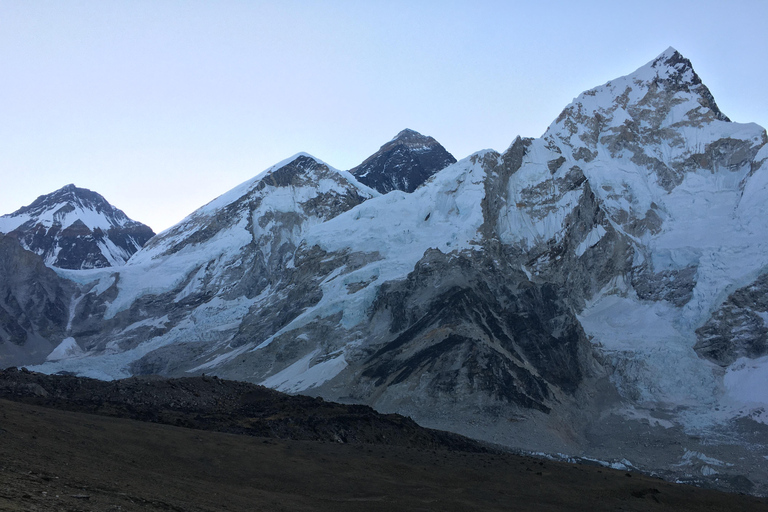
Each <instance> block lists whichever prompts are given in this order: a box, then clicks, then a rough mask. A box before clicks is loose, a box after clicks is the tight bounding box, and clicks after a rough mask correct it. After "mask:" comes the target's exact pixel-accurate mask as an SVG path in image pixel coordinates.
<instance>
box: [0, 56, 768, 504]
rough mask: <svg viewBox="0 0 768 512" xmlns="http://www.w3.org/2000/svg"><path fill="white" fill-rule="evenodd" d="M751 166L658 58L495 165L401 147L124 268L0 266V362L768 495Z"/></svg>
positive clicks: (245, 200)
mask: <svg viewBox="0 0 768 512" xmlns="http://www.w3.org/2000/svg"><path fill="white" fill-rule="evenodd" d="M766 160H768V136H767V135H766V132H765V129H764V128H762V127H760V126H758V125H755V124H740V123H733V122H730V120H729V119H728V118H727V117H726V116H725V115H724V114H723V113H722V112H721V111H720V109H719V108H718V106H717V104H716V102H715V100H714V98H713V97H712V94H711V93H710V92H709V90H708V89H707V87H706V86H705V85H704V84H703V83H702V81H701V79H700V78H699V76H698V75H697V74H696V72H695V71H694V69H693V66H692V65H691V63H690V62H689V61H688V60H687V59H685V58H684V57H683V56H682V55H681V54H680V53H678V52H677V51H676V50H674V49H673V48H670V49H668V50H666V51H665V52H663V53H662V54H661V55H659V56H658V57H657V58H655V59H654V60H652V61H651V62H649V63H648V64H646V65H644V66H642V67H640V68H639V69H638V70H637V71H635V72H634V73H632V74H630V75H627V76H624V77H620V78H617V79H615V80H612V81H610V82H608V83H606V84H604V85H601V86H599V87H596V88H594V89H591V90H589V91H586V92H584V93H582V94H581V95H579V96H578V97H577V98H576V99H575V100H574V101H573V102H572V103H571V104H570V105H568V106H566V108H565V109H564V110H563V111H562V113H561V114H560V115H559V116H558V117H557V119H556V120H555V121H554V122H553V123H552V124H551V125H550V126H549V128H548V129H547V131H546V132H545V134H544V135H543V136H542V137H541V138H538V139H530V138H528V139H526V138H517V139H516V140H515V141H513V142H512V144H511V145H510V147H509V148H507V149H506V150H505V151H504V152H503V153H497V152H495V151H490V150H486V151H481V152H478V153H475V154H473V155H471V156H469V157H467V158H465V159H463V160H461V161H459V162H455V163H454V162H453V157H452V156H451V155H450V154H449V153H447V152H446V151H445V149H444V148H443V147H442V146H440V144H438V143H437V142H436V141H435V140H434V139H432V138H429V137H424V136H422V135H420V134H418V133H416V132H413V131H411V130H404V131H403V132H401V133H400V134H398V135H397V136H396V137H395V138H394V139H393V140H392V141H390V142H388V143H387V144H385V145H384V146H382V148H381V150H380V151H379V152H377V153H376V154H375V155H373V156H371V157H370V158H368V159H367V160H366V161H365V162H363V163H362V164H361V165H360V166H358V167H356V168H354V169H352V170H351V171H349V172H347V171H338V170H335V169H333V168H331V167H330V166H329V165H327V164H326V163H324V162H322V161H321V160H319V159H317V158H315V157H313V156H311V155H307V154H304V153H302V154H299V155H295V156H294V157H291V158H289V159H287V160H285V161H283V162H280V163H278V164H276V165H274V166H273V167H271V168H269V169H267V170H266V171H264V172H263V173H261V174H259V175H257V176H256V177H254V178H253V179H251V180H249V181H247V182H245V183H243V184H242V185H240V186H238V187H236V188H235V189H233V190H231V191H230V192H228V193H226V194H224V195H223V196H221V197H219V198H217V199H214V200H213V201H212V202H210V203H208V204H207V205H205V206H203V207H201V208H200V209H198V210H197V211H195V212H193V213H192V214H190V215H189V216H188V217H187V218H186V219H184V220H183V221H182V222H180V223H179V224H177V225H176V226H174V227H172V228H171V229H169V230H167V231H165V232H163V233H161V234H160V235H157V236H155V237H153V238H151V239H150V240H148V241H146V243H142V244H141V245H143V247H142V248H141V249H140V250H138V251H136V252H135V254H133V256H131V258H130V260H129V261H128V262H127V263H125V264H124V265H121V266H111V267H106V266H105V265H104V266H103V267H105V268H94V269H92V270H87V271H85V270H65V269H61V268H55V267H57V265H55V262H56V259H51V256H46V260H45V262H46V263H48V265H49V266H51V267H53V270H52V271H51V268H48V267H45V266H44V265H42V264H41V261H42V260H37V262H33V261H31V260H29V261H27V259H26V258H23V257H20V256H19V252H18V251H15V252H14V251H12V250H10V249H9V251H8V254H12V256H9V258H16V260H18V261H22V260H23V265H26V266H28V268H30V269H31V270H29V271H28V272H29V274H30V275H34V274H35V273H38V272H39V273H40V275H41V276H44V277H41V278H40V280H36V279H35V278H29V279H27V280H25V281H23V282H21V283H19V284H17V285H14V286H15V287H13V288H12V289H11V290H10V291H9V292H5V293H6V297H21V296H24V294H26V296H30V297H35V299H34V300H31V301H27V302H26V303H24V304H25V305H24V307H19V308H15V309H14V308H13V307H10V306H8V304H10V303H12V302H13V301H11V300H9V299H8V298H6V301H5V303H2V304H0V306H2V307H3V308H4V311H5V313H3V314H4V315H5V316H4V317H3V318H4V320H3V323H2V325H3V326H6V325H8V326H10V327H7V328H6V327H3V328H4V329H6V331H5V332H11V331H13V332H14V333H16V337H15V338H13V340H15V341H9V340H10V337H9V336H10V335H4V337H3V343H2V344H0V357H2V358H3V359H0V361H4V362H7V361H13V363H12V364H33V363H41V364H39V365H38V366H35V367H34V369H36V370H39V371H43V372H46V373H57V372H68V373H74V374H78V375H83V376H91V377H98V378H102V379H114V378H120V377H128V376H131V375H141V374H162V375H166V376H183V375H195V374H201V373H206V374H213V375H218V376H221V377H226V378H230V379H235V380H244V381H249V382H254V383H261V384H264V385H266V386H269V387H272V388H275V389H278V390H281V391H287V392H291V393H303V394H310V395H317V396H321V397H324V398H327V399H333V400H337V401H342V402H349V403H364V404H367V405H371V406H373V407H374V408H376V409H377V410H379V411H380V412H398V413H401V414H405V415H409V416H411V417H413V418H414V419H415V420H417V421H418V422H420V423H421V424H423V425H425V426H429V427H435V428H442V429H446V430H451V431H454V432H458V433H461V434H464V435H468V436H470V437H474V438H479V439H483V440H486V441H492V442H495V443H500V444H504V445H508V446H514V447H518V448H523V449H528V450H536V451H546V452H550V453H555V452H557V453H561V454H569V455H579V456H582V457H594V458H599V459H601V460H615V461H616V464H617V465H622V467H633V466H634V467H639V468H644V469H646V470H648V471H655V472H657V473H658V474H663V475H665V476H668V477H670V478H688V477H692V476H695V477H696V478H697V479H700V480H702V481H706V482H709V483H710V484H711V485H715V486H720V487H723V488H728V489H731V490H741V491H744V492H756V493H765V492H768V467H766V464H765V459H766V458H768V443H766V442H765V439H768V437H765V436H766V435H768V413H766V410H768V392H766V389H768V388H766V385H768V301H767V300H766V299H765V297H766V294H767V293H768V278H766V277H765V276H766V274H767V273H766V269H768V251H766V250H765V248H764V247H763V246H764V243H765V242H764V241H765V240H768V215H766V208H767V207H766V205H768V165H766ZM56 204H59V203H56ZM32 206H34V205H30V207H28V208H32ZM36 208H37V207H36ZM22 210H24V209H22ZM38 210H40V209H39V208H38V209H36V210H35V211H38ZM40 211H43V210H40ZM45 211H47V210H45ZM56 211H59V210H56ZM19 212H21V213H19ZM19 212H16V213H15V214H13V216H16V217H13V216H6V217H3V220H4V222H8V221H7V220H5V219H7V218H16V219H17V220H16V221H14V222H18V220H19V218H20V217H19V216H20V215H28V220H24V221H23V222H20V223H19V226H21V225H22V224H23V223H24V222H28V223H32V222H33V220H32V216H31V214H27V213H25V212H22V211H21V210H20V211H19ZM45 215H48V214H47V213H46V214H45ZM41 216H43V214H38V217H41ZM50 217H51V219H52V222H53V221H55V219H56V218H57V217H55V214H50ZM46 218H47V217H46ZM38 222H40V221H39V220H34V223H33V225H37V223H38ZM83 223H84V224H86V225H87V223H85V221H83ZM60 224H61V226H62V227H61V228H59V229H60V230H64V229H66V227H65V226H64V224H65V222H63V221H60ZM53 225H54V224H51V226H53ZM69 225H70V224H67V226H69ZM0 226H2V225H0ZM6 226H7V224H6ZM12 229H17V228H16V227H13V228H12ZM89 229H90V230H91V231H94V229H95V227H89ZM3 230H4V231H9V229H8V228H7V227H6V228H4V229H0V231H3ZM6 238H8V237H7V236H6ZM14 238H18V239H20V240H22V241H23V240H26V239H25V238H24V237H22V236H19V235H14ZM22 245H24V246H25V247H29V248H33V245H30V243H29V242H23V244H22ZM42 245H43V244H42V242H41V244H40V246H42ZM34 247H37V245H35V246H34ZM62 250H63V249H62ZM38 251H39V250H38ZM40 254H47V253H46V252H45V251H42V252H40ZM52 254H53V253H52ZM105 259H106V257H105ZM72 261H73V264H72V266H73V267H75V268H78V269H82V268H86V267H98V265H95V264H94V265H90V264H84V263H83V261H84V260H77V259H75V260H72ZM89 261H90V260H89ZM78 262H79V263H78ZM19 264H22V263H19ZM78 265H79V266H78ZM113 265H114V263H113ZM59 266H62V265H59ZM49 281H50V284H48V285H46V286H47V288H46V290H47V292H46V293H45V294H43V293H32V292H30V291H28V290H30V289H32V288H35V286H37V284H36V283H37V282H46V283H47V282H49ZM25 283H26V284H25ZM16 302H17V303H19V304H21V303H22V302H23V301H19V300H16ZM46 304H53V306H50V307H51V308H52V311H53V313H51V314H50V316H49V315H48V313H44V312H41V311H44V310H45V308H46ZM62 312H63V314H62ZM54 313H55V314H54ZM25 315H26V316H25ZM30 315H31V316H30ZM41 315H42V316H44V317H45V318H46V319H47V320H46V322H47V323H46V322H42V321H41V320H40V319H39V317H40V316H41ZM31 317H34V318H36V319H38V320H37V323H34V322H33V323H32V324H30V325H32V326H31V327H29V328H28V329H26V330H24V333H30V334H27V335H26V336H27V337H28V340H29V341H24V336H25V335H24V334H22V331H21V330H19V329H18V328H16V327H14V325H16V324H18V325H27V324H24V323H23V322H22V321H21V320H19V319H20V318H31ZM14 322H15V324H14ZM33 338H34V340H37V341H34V343H33V342H32V341H31V340H32V339H33ZM9 343H10V345H9ZM46 343H47V346H48V347H49V350H48V354H47V355H46V356H45V358H46V359H47V361H46V362H43V361H42V356H41V354H42V352H45V351H41V349H40V347H41V346H44V345H45V344H46ZM11 345H13V348H12V350H11V349H9V347H10V346H11ZM27 347H28V349H27ZM25 350H28V356H27V360H25V359H24V357H25V355H24V354H25ZM617 467H618V466H617Z"/></svg>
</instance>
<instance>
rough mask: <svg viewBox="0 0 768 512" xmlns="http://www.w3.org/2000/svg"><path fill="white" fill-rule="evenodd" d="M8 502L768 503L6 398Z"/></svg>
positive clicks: (116, 506) (291, 506) (159, 506)
mask: <svg viewBox="0 0 768 512" xmlns="http://www.w3.org/2000/svg"><path fill="white" fill-rule="evenodd" d="M0 510H4V511H20V510H24V511H27V510H55V511H72V512H74V511H133V510H136V511H145V510H149V511H155V510H157V511H160V510H162V511H168V510H170V511H239V510H242V511H260V510H265V511H267V510H268V511H276V510H291V511H294V510H296V511H303V510H319V511H326V510H327V511H345V510H366V511H378V510H382V511H385V510H386V511H389V510H414V511H415V510H419V511H431V510H435V511H437V510H440V511H461V510H484V511H494V510H531V511H533V510H535V511H548V510H590V511H601V510H611V511H619V510H622V511H635V510H637V511H642V510H653V511H655V510H683V511H685V510H710V511H716V510H722V511H726V510H727V511H733V510H755V511H759V510H766V511H768V501H766V500H764V499H758V498H754V497H750V496H740V495H732V494H726V493H721V492H717V491H711V490H705V489H698V488H695V487H690V486H684V485H675V484H670V483H666V482H663V481H661V480H658V479H655V478H650V477H647V476H643V475H639V474H631V476H628V474H627V473H625V472H621V471H613V470H609V469H605V468H598V467H591V466H578V465H572V464H565V463H557V462H550V461H542V460H539V459H535V458H531V457H521V456H516V455H506V454H501V455H500V454H497V453H467V452H458V451H447V450H441V449H435V450H426V449H422V450H418V449H408V448H406V447H397V446H379V445H365V444H358V445H344V444H337V443H327V442H325V443H324V442H318V441H293V440H276V439H266V438H258V437H251V436H243V435H234V434H225V433H219V432H207V431H201V430H193V429H188V428H182V427H176V426H170V425H159V424H154V423H143V422H139V421H135V420H129V419H122V418H110V417H104V416H95V415H90V414H85V413H79V412H70V411H61V410H56V409H49V408H43V407H39V406H34V405H28V404H22V403H16V402H9V401H6V400H0Z"/></svg>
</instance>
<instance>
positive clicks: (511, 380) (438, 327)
mask: <svg viewBox="0 0 768 512" xmlns="http://www.w3.org/2000/svg"><path fill="white" fill-rule="evenodd" d="M515 261H516V257H515V256H514V255H512V254H510V253H508V252H507V251H506V249H505V248H504V246H501V245H497V244H492V243H489V244H488V247H487V248H486V251H483V252H480V251H477V252H470V253H462V254H459V255H456V254H452V255H446V254H443V253H442V252H440V251H438V250H431V251H428V252H427V254H425V256H424V258H423V259H422V260H421V261H420V262H419V263H418V264H417V266H416V268H415V269H414V271H413V272H411V273H410V274H409V275H408V277H407V278H406V279H405V280H404V281H401V282H394V283H387V284H385V285H383V286H382V287H381V290H380V292H379V295H378V298H377V300H376V302H375V304H374V306H373V310H374V314H373V318H372V322H373V323H378V322H381V321H384V322H386V323H388V324H389V326H390V327H389V330H390V333H391V336H390V338H389V340H388V341H387V342H386V343H384V344H383V346H381V347H380V348H379V349H378V350H377V351H376V352H375V353H373V354H372V355H371V356H370V357H369V358H368V360H367V361H366V362H365V370H364V371H363V373H362V376H363V377H365V378H366V379H369V380H370V381H371V382H372V385H373V387H374V389H375V388H382V390H386V389H387V388H391V387H395V386H396V385H398V384H401V383H405V385H406V386H408V387H411V388H412V387H415V386H419V387H423V391H424V393H427V394H428V395H429V396H430V398H432V399H435V400H441V399H445V397H451V399H452V400H461V399H462V398H463V397H469V396H473V395H474V396H487V397H490V398H491V399H492V400H494V401H498V402H501V403H505V404H508V405H512V406H517V407H521V408H525V409H537V410H540V411H542V412H549V411H550V408H551V407H552V406H553V405H554V404H556V403H557V402H558V401H559V399H560V398H561V397H562V396H564V395H572V394H573V393H574V392H575V391H576V389H577V388H578V386H579V384H580V383H581V382H582V380H583V378H584V374H583V372H584V369H585V368H588V367H589V364H588V360H589V358H590V357H591V351H590V347H589V343H588V342H587V340H586V337H585V336H584V333H583V331H582V330H581V327H580V326H579V323H578V322H577V321H576V318H575V316H574V315H573V313H572V311H571V309H570V308H569V307H568V305H567V303H566V302H565V301H564V300H563V299H562V298H561V294H562V291H563V290H558V289H557V288H556V287H554V286H553V285H551V284H549V283H546V284H543V285H535V284H533V283H531V282H530V281H529V280H528V278H527V277H526V276H525V274H524V273H523V272H522V271H521V270H519V268H520V266H519V263H518V264H517V265H515ZM377 317H383V318H382V319H379V318H377ZM384 392H386V391H384Z"/></svg>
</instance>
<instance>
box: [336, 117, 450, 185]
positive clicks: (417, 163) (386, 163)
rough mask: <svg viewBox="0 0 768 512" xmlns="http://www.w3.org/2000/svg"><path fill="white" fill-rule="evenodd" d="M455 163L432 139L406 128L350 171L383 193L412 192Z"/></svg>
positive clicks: (362, 181) (361, 180)
mask: <svg viewBox="0 0 768 512" xmlns="http://www.w3.org/2000/svg"><path fill="white" fill-rule="evenodd" d="M455 162H456V159H455V158H454V157H453V155H451V154H450V153H449V152H448V151H446V150H445V148H444V147H443V146H441V145H440V143H439V142H437V141H436V140H435V139H433V138H432V137H426V136H424V135H422V134H420V133H419V132H416V131H413V130H409V129H405V130H403V131H401V132H400V133H398V134H397V135H396V136H395V138H394V139H392V140H391V141H389V142H387V143H386V144H384V145H383V146H381V148H380V149H379V150H378V151H377V152H376V153H374V154H373V155H371V156H369V157H368V158H366V159H365V161H364V162H363V163H361V164H360V165H358V166H357V167H355V168H353V169H350V171H349V172H350V173H352V175H353V176H355V177H356V178H357V179H358V180H360V183H363V184H364V185H367V186H369V187H371V188H374V189H376V190H378V191H379V192H381V193H382V194H386V193H387V192H391V191H392V190H402V191H403V192H413V191H414V190H416V189H417V188H418V187H420V186H421V185H422V184H423V183H424V182H425V181H427V180H428V179H429V177H430V176H432V175H433V174H435V173H436V172H438V171H440V170H441V169H444V168H445V167H447V166H448V165H450V164H452V163H455Z"/></svg>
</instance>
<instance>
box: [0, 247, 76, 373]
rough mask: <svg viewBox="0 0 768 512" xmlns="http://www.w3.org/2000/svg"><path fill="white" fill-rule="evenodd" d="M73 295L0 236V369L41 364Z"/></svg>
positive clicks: (26, 253)
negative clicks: (35, 363) (15, 365)
mask: <svg viewBox="0 0 768 512" xmlns="http://www.w3.org/2000/svg"><path fill="white" fill-rule="evenodd" d="M73 294H74V285H73V284H72V283H70V282H69V281H67V280H65V279H62V278H60V277H59V276H58V275H56V273H55V272H54V271H53V270H51V269H50V268H48V267H46V266H45V264H44V263H43V260H42V258H41V257H40V256H38V255H36V254H33V253H31V252H29V251H25V250H24V249H22V248H21V247H20V246H19V244H18V243H17V242H16V241H15V240H13V239H12V238H10V237H7V236H3V235H0V368H5V367H6V366H10V365H14V364H19V363H20V362H22V361H23V362H24V363H26V364H29V363H31V362H41V361H43V360H45V356H47V355H48V353H49V352H50V351H51V349H53V348H54V346H55V344H56V343H57V342H58V341H61V340H62V339H63V338H64V333H65V331H66V328H67V321H68V319H69V303H70V300H71V297H72V295H73ZM17 361H18V362H19V363H17Z"/></svg>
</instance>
